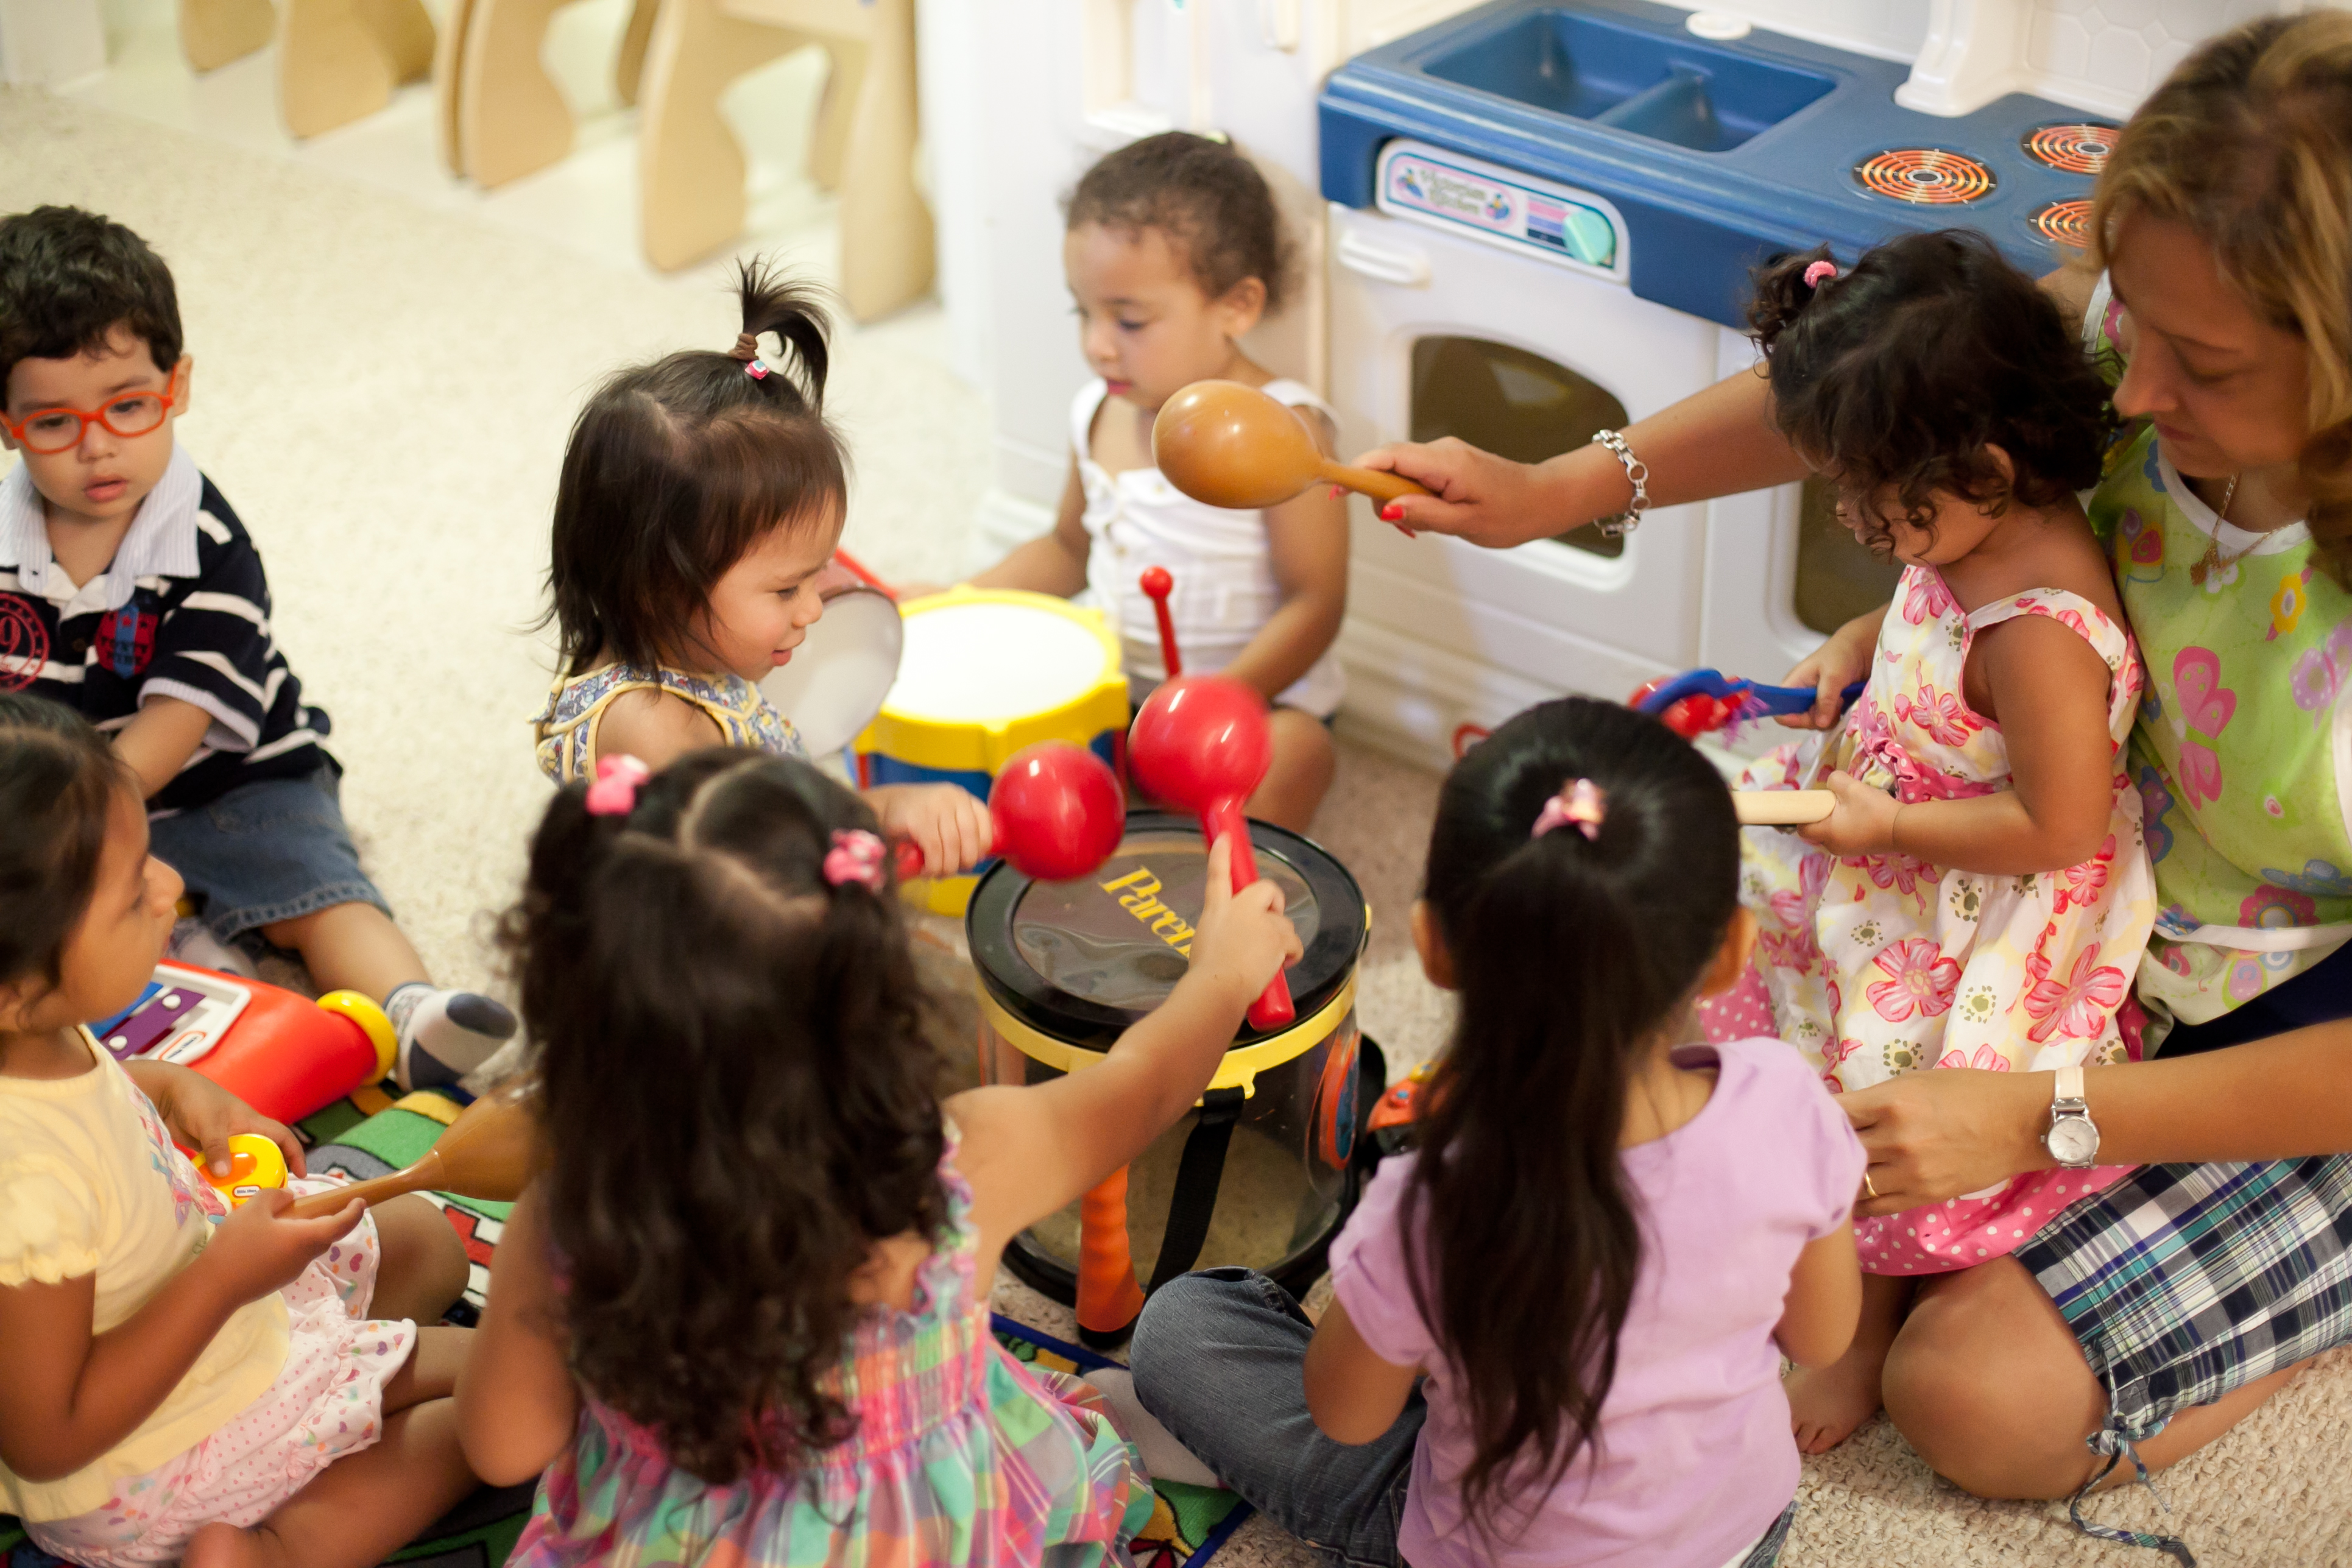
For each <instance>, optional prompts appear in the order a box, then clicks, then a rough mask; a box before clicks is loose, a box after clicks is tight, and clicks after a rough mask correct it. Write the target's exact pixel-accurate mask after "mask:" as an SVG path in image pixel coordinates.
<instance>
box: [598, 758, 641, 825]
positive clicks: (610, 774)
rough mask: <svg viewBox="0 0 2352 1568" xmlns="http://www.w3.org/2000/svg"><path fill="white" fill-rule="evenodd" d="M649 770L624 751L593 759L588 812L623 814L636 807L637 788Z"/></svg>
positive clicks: (602, 814)
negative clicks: (594, 767) (594, 776)
mask: <svg viewBox="0 0 2352 1568" xmlns="http://www.w3.org/2000/svg"><path fill="white" fill-rule="evenodd" d="M653 776H654V771H653V769H651V768H649V767H647V766H646V764H645V763H642V762H640V761H638V760H637V759H636V758H635V757H633V756H631V755H629V754H628V753H627V752H621V753H620V754H619V755H617V756H611V757H599V758H597V759H596V782H595V783H594V784H590V785H589V786H588V803H587V804H588V815H589V816H628V815H629V813H631V812H633V811H635V810H636V809H637V789H638V786H640V785H641V784H644V783H645V782H646V780H647V779H649V778H651V777H653Z"/></svg>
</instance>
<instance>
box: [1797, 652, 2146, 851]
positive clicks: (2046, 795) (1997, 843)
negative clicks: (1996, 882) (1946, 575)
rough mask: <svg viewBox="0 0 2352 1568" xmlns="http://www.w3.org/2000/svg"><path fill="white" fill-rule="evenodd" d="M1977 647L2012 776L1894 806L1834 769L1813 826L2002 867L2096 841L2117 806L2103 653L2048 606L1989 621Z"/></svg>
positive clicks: (1832, 845)
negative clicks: (2002, 784) (2000, 783)
mask: <svg viewBox="0 0 2352 1568" xmlns="http://www.w3.org/2000/svg"><path fill="white" fill-rule="evenodd" d="M1974 659H1975V660H1977V661H1980V668H1982V670H1983V672H1984V677H1985V681H1986V685H1987V687H1988V689H1989V690H1990V702H1991V707H1992V711H1993V713H1994V714H1996V715H1998V717H1999V721H2000V728H2001V734H2002V738H2003V739H2004V741H2005V742H2007V746H2008V752H2009V765H2010V773H2011V788H2009V789H2006V790H2001V791H2000V792H1998V793H1996V794H1993V795H1979V796H1976V797H1975V798H1973V799H1969V800H1931V801H1921V802H1919V803H1918V804H1916V805H1903V806H1900V807H1898V806H1897V805H1896V804H1895V801H1894V800H1893V799H1892V798H1891V797H1890V796H1888V795H1885V794H1884V793H1882V792H1880V791H1877V790H1874V789H1870V788H1868V787H1866V786H1864V785H1863V784H1858V783H1856V782H1855V781H1854V780H1853V779H1851V778H1849V777H1847V776H1846V775H1845V774H1844V773H1832V775H1830V777H1829V779H1828V780H1827V781H1826V784H1827V786H1828V788H1829V789H1830V790H1831V791H1832V793H1833V794H1835V795H1837V797H1838V809H1837V811H1836V812H1835V813H1834V814H1832V816H1830V817H1829V818H1828V819H1827V820H1826V821H1823V822H1821V823H1818V824H1816V825H1815V826H1812V827H1809V828H1806V829H1805V830H1804V834H1803V836H1804V837H1807V838H1809V839H1811V840H1812V841H1813V842H1814V843H1816V844H1819V845H1822V847H1825V848H1828V849H1830V850H1831V851H1832V852H1833V853H1836V854H1840V855H1871V854H1884V853H1885V852H1887V851H1889V850H1900V851H1901V852H1902V853H1903V854H1906V855H1909V856H1913V857H1915V858H1918V859H1921V860H1925V861H1927V862H1928V863H1929V864H1931V865H1936V866H1947V867H1950V868H1955V869H1957V870H1962V871H1977V872H1982V873H1984V874H1986V875H1990V876H2004V877H2016V876H2022V875H2024V874H2025V873H2027V872H2030V871H2055V870H2059V869H2062V868H2065V867H2068V866H2078V865H2080V864H2082V863H2083V862H2084V861H2085V860H2088V859H2089V858H2091V857H2093V856H2094V855H2096V854H2097V853H2098V852H2099V846H2100V844H2101V842H2102V841H2103V840H2104V839H2105V837H2106V832H2107V821H2108V818H2109V816H2111V814H2112V813H2113V811H2114V808H2115V785H2114V777H2115V775H2114V773H2113V766H2114V747H2113V746H2112V745H2111V744H2110V743H2109V742H2108V739H2107V681H2108V674H2107V667H2106V663H2105V660H2103V659H2102V658H2099V656H2098V654H2097V652H2096V651H2095V650H2094V649H2093V648H2092V647H2091V645H2090V644H2088V643H2087V642H2084V640H2083V638H2082V637H2080V636H2078V635H2077V634H2076V633H2074V631H2072V630H2070V629H2069V628H2067V627H2066V626H2061V625H2060V624H2058V623H2057V622H2055V621H2053V620H2051V619H2049V618H2047V617H2045V616H2018V617H2016V618H2015V619H2013V620H2009V621H2003V622H2001V623H2000V624H1999V625H1998V626H1990V627H1988V628H1986V630H1985V631H1984V632H1983V633H1982V634H1981V635H1980V636H1979V639H1978V646H1977V647H1976V649H1975V650H1974ZM1898 813H1899V815H1898Z"/></svg>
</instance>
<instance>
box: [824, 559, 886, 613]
mask: <svg viewBox="0 0 2352 1568" xmlns="http://www.w3.org/2000/svg"><path fill="white" fill-rule="evenodd" d="M833 561H834V564H835V565H836V566H838V567H840V568H841V569H842V570H843V571H845V572H846V573H848V574H850V575H851V576H853V577H855V578H856V579H857V580H858V581H859V582H861V583H863V584H866V586H867V587H869V588H876V589H879V590H880V591H881V593H882V595H883V597H885V598H887V599H888V600H890V601H891V602H892V603H894V604H895V603H897V602H898V589H896V588H893V587H892V586H890V584H887V583H885V582H884V581H882V579H881V578H879V577H877V576H876V575H874V574H873V573H871V572H868V571H867V570H866V565H865V563H863V562H861V561H859V560H858V559H857V557H856V556H855V555H852V554H851V553H850V552H848V551H846V550H836V551H835V552H833Z"/></svg>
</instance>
